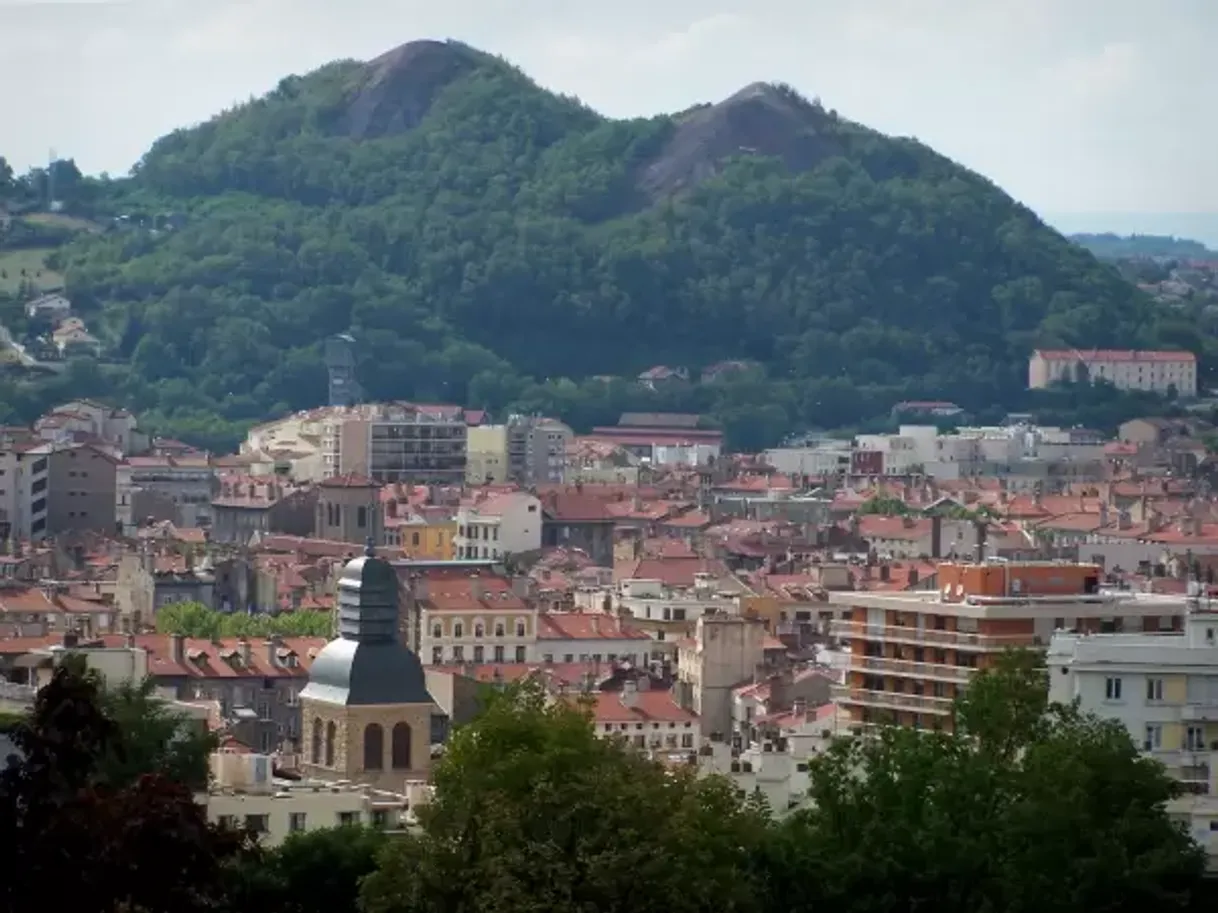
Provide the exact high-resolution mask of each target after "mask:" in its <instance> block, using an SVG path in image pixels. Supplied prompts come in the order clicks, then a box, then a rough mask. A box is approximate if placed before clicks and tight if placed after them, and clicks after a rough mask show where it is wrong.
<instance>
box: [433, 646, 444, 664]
mask: <svg viewBox="0 0 1218 913" xmlns="http://www.w3.org/2000/svg"><path fill="white" fill-rule="evenodd" d="M442 662H444V648H443V647H432V648H431V664H432V665H433V666H438V665H440V663H442Z"/></svg>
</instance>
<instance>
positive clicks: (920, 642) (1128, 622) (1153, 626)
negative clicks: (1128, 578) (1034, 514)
mask: <svg viewBox="0 0 1218 913" xmlns="http://www.w3.org/2000/svg"><path fill="white" fill-rule="evenodd" d="M936 585H937V587H938V589H937V591H935V592H900V593H878V592H876V593H873V592H845V593H838V592H834V593H830V594H829V601H830V602H831V603H832V604H834V605H839V606H842V607H843V608H848V609H849V611H850V617H849V619H848V620H842V621H835V622H833V623H832V625H831V631H832V633H833V634H834V635H835V636H837V637H840V638H842V639H843V640H845V641H846V642H848V644H849V649H850V664H849V667H848V668H847V670H846V681H845V684H843V685H841V686H839V687H837V688H835V689H834V699H835V700H836V701H837V702H838V703H839V704H840V705H841V706H842V707H843V708H844V709H845V710H846V711H847V713H848V714H849V715H850V717H851V719H852V720H853V721H854V722H855V723H864V724H865V723H879V722H895V723H898V724H900V725H904V726H913V727H926V728H942V727H947V726H949V725H950V714H951V706H952V701H953V700H954V699H955V697H956V696H957V695H958V694H959V693H960V692H961V691H962V690H963V689H964V688H965V687H966V686H967V684H968V681H969V678H970V677H971V676H972V675H973V673H974V672H975V671H976V670H977V669H984V668H986V667H987V666H989V665H990V664H991V663H993V662H994V661H995V659H996V658H997V657H998V656H999V655H1000V654H1001V653H1002V652H1003V651H1005V650H1007V649H1008V648H1020V647H1026V648H1039V649H1044V648H1046V647H1047V646H1048V645H1049V641H1050V639H1051V638H1052V636H1053V632H1054V631H1056V630H1059V629H1063V628H1072V629H1075V630H1080V631H1087V632H1101V631H1152V632H1153V631H1171V630H1177V629H1179V628H1180V626H1181V624H1182V620H1183V616H1184V602H1183V600H1182V599H1178V598H1174V597H1155V596H1145V595H1142V594H1132V593H1128V592H1117V593H1113V592H1102V591H1101V589H1100V568H1099V567H1098V566H1096V565H1087V564H1070V563H1067V562H1019V563H1014V562H1011V563H1008V562H1004V561H985V562H983V563H979V564H974V563H954V562H944V563H942V564H940V565H939V566H938V568H937V571H936Z"/></svg>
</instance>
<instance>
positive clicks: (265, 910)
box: [229, 825, 386, 913]
mask: <svg viewBox="0 0 1218 913" xmlns="http://www.w3.org/2000/svg"><path fill="white" fill-rule="evenodd" d="M385 840H386V838H385V835H384V833H383V832H381V831H377V830H374V829H372V828H369V827H360V826H355V825H346V826H340V827H332V828H323V829H321V830H315V831H305V832H302V833H296V834H291V835H290V836H289V837H288V839H287V840H285V841H284V842H283V844H282V845H281V846H279V847H276V848H273V849H265V850H261V851H259V852H255V853H249V854H246V855H245V856H243V857H242V858H241V859H240V860H239V861H238V864H237V865H235V866H234V867H233V870H232V872H231V875H230V879H229V884H230V891H229V903H230V906H231V907H232V908H233V909H234V910H240V911H245V910H258V911H261V913H358V909H359V905H358V901H359V887H360V882H361V881H362V880H363V879H364V878H365V877H366V876H367V875H369V874H371V873H372V872H373V871H375V870H376V861H377V856H378V854H379V853H380V852H381V849H382V848H383V847H384V845H385Z"/></svg>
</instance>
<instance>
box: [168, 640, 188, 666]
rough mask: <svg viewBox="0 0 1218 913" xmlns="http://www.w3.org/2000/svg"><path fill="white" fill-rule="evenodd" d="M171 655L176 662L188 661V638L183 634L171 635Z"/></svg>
mask: <svg viewBox="0 0 1218 913" xmlns="http://www.w3.org/2000/svg"><path fill="white" fill-rule="evenodd" d="M169 655H170V657H171V658H172V659H173V661H174V662H175V663H183V662H185V661H186V638H185V637H183V636H182V635H181V634H170V635H169Z"/></svg>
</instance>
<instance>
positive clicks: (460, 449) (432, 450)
mask: <svg viewBox="0 0 1218 913" xmlns="http://www.w3.org/2000/svg"><path fill="white" fill-rule="evenodd" d="M321 444H322V466H323V474H324V475H325V476H326V477H327V478H330V477H333V476H337V475H346V474H350V473H355V474H358V475H363V476H368V477H370V478H372V479H375V480H376V481H377V482H381V483H386V482H404V483H407V484H413V485H432V484H435V485H460V484H461V483H462V482H463V481H465V463H466V424H465V416H464V412H463V411H462V409H461V408H460V407H458V406H427V405H416V404H411V403H388V404H371V405H366V406H359V407H354V408H353V409H350V410H347V411H345V412H342V413H339V414H337V415H335V416H333V417H331V418H329V419H327V420H326V422H325V423H324V425H323V430H322V439H321Z"/></svg>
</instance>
